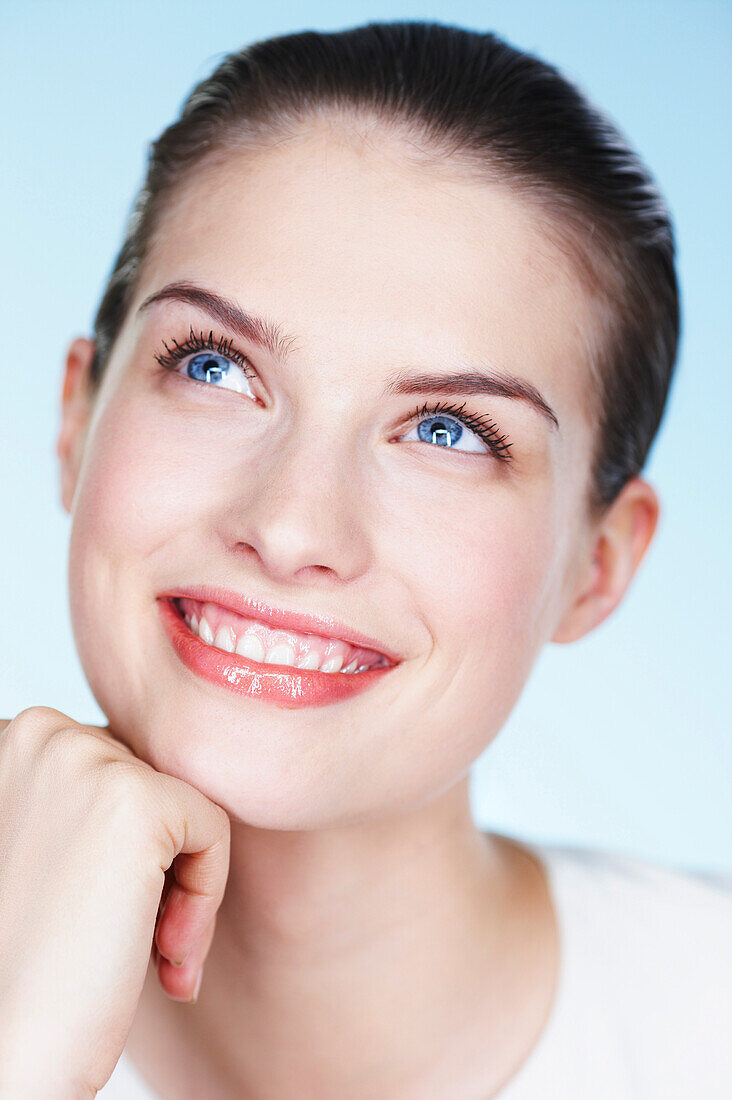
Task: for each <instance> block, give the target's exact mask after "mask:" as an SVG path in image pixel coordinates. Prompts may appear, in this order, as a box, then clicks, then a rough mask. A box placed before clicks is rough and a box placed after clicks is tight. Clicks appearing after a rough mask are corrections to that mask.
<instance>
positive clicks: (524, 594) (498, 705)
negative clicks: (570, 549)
mask: <svg viewBox="0 0 732 1100" xmlns="http://www.w3.org/2000/svg"><path fill="white" fill-rule="evenodd" d="M477 496H478V494H477V493H475V492H474V493H470V494H466V497H465V500H464V504H461V498H460V497H459V496H456V495H452V497H451V500H450V507H449V508H442V509H440V510H439V512H435V511H434V510H433V512H432V517H433V518H432V520H431V521H430V523H429V524H428V525H425V522H424V518H423V516H424V513H423V515H422V518H421V519H419V518H418V517H416V516H415V517H414V518H413V523H414V527H413V529H412V530H411V531H409V532H405V535H404V537H403V547H404V548H408V564H407V563H406V562H405V576H409V577H410V587H411V589H412V592H413V594H414V602H415V606H417V607H419V608H421V609H423V613H424V616H425V619H426V623H427V627H428V629H429V632H430V634H431V636H432V646H433V651H432V653H431V654H430V656H429V661H428V663H427V664H428V667H430V668H431V670H432V671H431V675H430V676H429V677H427V678H426V679H427V681H428V687H429V691H430V693H431V696H430V698H425V699H423V700H421V701H420V702H419V703H418V704H415V705H416V708H417V709H418V710H421V712H422V713H427V712H428V711H427V709H426V708H429V713H430V722H431V724H432V725H433V728H434V729H435V730H436V731H439V738H438V741H437V742H436V744H437V745H439V751H440V754H444V753H449V754H452V757H453V762H459V763H460V764H461V765H462V766H464V767H467V766H469V764H470V763H471V762H472V761H473V760H474V759H475V758H476V757H477V756H478V755H479V754H480V753H481V752H482V751H483V749H484V748H485V747H486V745H487V744H488V743H489V742H490V740H492V738H493V737H494V736H495V735H496V734H497V733H498V731H499V730H500V729H501V727H502V726H503V724H504V723H505V721H506V719H507V717H508V715H509V714H510V712H511V710H512V709H513V707H514V705H515V703H516V701H517V699H518V698H519V696H520V694H521V691H522V689H523V686H524V684H525V683H526V680H527V678H528V676H529V674H530V671H531V668H532V666H533V664H534V662H535V660H536V657H537V655H538V653H539V651H540V649H541V648H542V646H543V645H544V643H545V641H546V640H547V637H548V635H549V634H550V629H549V624H550V620H551V610H552V605H551V600H552V594H553V592H554V583H555V578H556V573H557V571H556V561H557V554H558V553H559V550H560V547H559V540H558V539H557V534H556V532H557V515H556V513H555V510H554V507H553V505H552V502H551V498H550V496H548V495H546V494H545V492H544V491H543V488H542V487H537V489H536V490H535V491H534V492H532V491H531V490H530V489H527V487H526V486H523V487H521V488H520V489H518V490H517V491H512V490H509V489H507V488H506V487H505V486H503V487H498V486H496V487H495V489H494V488H491V489H489V490H486V491H485V492H484V494H483V498H484V499H483V502H480V503H478V504H477V505H476V497H477ZM443 763H444V760H443Z"/></svg>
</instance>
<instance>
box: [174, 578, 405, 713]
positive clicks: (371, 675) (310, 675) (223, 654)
mask: <svg viewBox="0 0 732 1100" xmlns="http://www.w3.org/2000/svg"><path fill="white" fill-rule="evenodd" d="M157 604H158V610H159V613H160V617H161V620H162V623H163V627H164V629H165V631H166V633H167V635H168V638H169V639H170V641H171V642H172V645H173V648H174V650H175V652H176V653H177V655H178V657H179V658H180V660H181V661H182V662H183V664H184V665H185V666H186V667H187V668H188V669H189V670H190V671H191V672H194V673H196V674H197V676H199V677H202V678H203V679H204V680H207V681H209V682H211V683H215V684H218V685H219V686H221V687H223V688H226V689H227V690H228V691H232V692H234V693H236V694H238V695H247V696H250V697H253V698H257V699H260V700H262V701H263V702H269V703H273V704H275V705H278V706H280V707H286V708H292V709H294V708H299V707H303V706H322V705H324V704H327V703H334V702H338V701H340V700H344V699H347V698H350V697H351V696H353V695H358V694H360V693H361V692H362V691H365V690H366V689H368V688H369V687H371V686H373V685H374V684H375V683H376V682H377V681H378V680H380V679H381V678H382V677H383V676H384V675H386V674H387V673H388V672H389V671H390V670H391V669H393V668H395V667H396V665H395V664H394V663H393V662H392V661H390V659H389V658H388V657H386V656H385V655H384V654H383V653H379V652H378V651H377V650H375V649H369V648H366V647H364V646H356V645H353V644H351V643H350V642H347V641H345V640H343V639H340V638H334V637H328V636H326V635H319V634H314V633H310V632H308V631H299V630H295V629H293V628H291V627H283V626H275V625H274V624H271V623H270V624H268V623H264V622H262V621H261V620H259V619H256V618H253V617H248V616H244V615H240V614H238V612H235V611H233V610H232V609H231V608H228V607H224V606H222V605H221V604H218V603H215V602H213V601H211V600H202V599H195V598H193V597H191V596H182V595H181V596H172V595H169V596H165V597H160V598H159V599H158V600H157Z"/></svg>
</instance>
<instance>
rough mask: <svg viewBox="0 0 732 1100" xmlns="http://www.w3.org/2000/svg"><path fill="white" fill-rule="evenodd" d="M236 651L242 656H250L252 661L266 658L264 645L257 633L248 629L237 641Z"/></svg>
mask: <svg viewBox="0 0 732 1100" xmlns="http://www.w3.org/2000/svg"><path fill="white" fill-rule="evenodd" d="M236 652H237V653H239V654H240V655H241V656H242V657H248V659H249V660H250V661H259V662H260V663H261V662H262V661H263V660H264V646H263V645H262V642H261V640H260V639H259V638H258V637H257V635H256V634H254V633H252V632H251V631H247V632H246V633H244V634H241V635H240V636H239V638H238V640H237V643H236Z"/></svg>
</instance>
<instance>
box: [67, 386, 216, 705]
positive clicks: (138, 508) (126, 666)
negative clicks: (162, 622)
mask: <svg viewBox="0 0 732 1100" xmlns="http://www.w3.org/2000/svg"><path fill="white" fill-rule="evenodd" d="M185 452H186V443H185V433H184V432H180V431H179V432H177V433H174V432H171V431H170V430H169V429H168V430H166V428H165V421H164V419H163V418H161V417H160V416H159V415H157V416H156V415H154V412H153V410H152V408H151V409H150V410H149V411H147V410H146V409H145V407H144V404H143V403H140V402H133V401H129V402H125V400H124V399H123V397H122V396H115V397H113V398H112V400H111V401H110V402H109V403H108V405H107V407H106V409H105V410H104V411H103V412H102V414H101V416H100V417H99V419H98V420H97V422H96V423H95V425H94V428H93V432H92V434H91V435H90V437H89V438H88V439H87V443H86V448H85V452H84V460H83V463H82V467H81V470H80V475H79V484H78V487H77V492H76V496H75V499H74V509H73V518H72V524H71V535H70V542H69V578H68V579H69V601H70V609H71V618H72V625H73V630H74V637H75V640H76V644H77V648H78V651H79V656H80V658H81V661H82V665H83V667H84V671H85V673H86V676H87V679H88V680H89V683H90V686H91V688H92V691H93V692H94V694H95V696H96V697H97V699H98V700H99V701H100V703H101V698H100V692H101V694H102V695H103V696H104V698H105V700H107V699H108V697H109V695H110V691H109V687H108V681H109V679H110V676H112V675H113V676H114V677H116V678H117V682H118V685H119V683H120V681H121V682H122V683H124V684H125V687H126V688H127V690H128V691H134V692H136V693H137V694H138V696H139V693H140V691H143V690H144V688H145V684H146V683H149V671H148V673H147V676H146V673H145V668H144V661H143V656H142V655H143V653H144V651H145V648H146V645H147V640H146V639H145V638H142V637H141V636H140V632H141V630H142V631H144V630H145V628H146V624H148V623H150V622H151V616H150V608H151V607H152V604H153V600H154V597H155V591H154V590H153V584H154V582H155V581H156V580H157V581H160V579H161V575H162V574H161V573H160V569H162V567H163V566H162V564H161V567H160V569H158V570H157V573H158V574H160V575H158V576H157V577H156V569H155V562H156V556H157V555H158V554H159V555H160V557H161V562H162V558H163V555H164V553H166V554H167V559H168V566H170V564H171V562H170V556H171V555H170V547H171V545H173V546H174V545H175V541H176V536H177V534H178V533H179V532H181V531H184V530H185V529H186V527H187V528H189V529H190V526H191V516H192V515H194V514H195V509H196V500H195V476H194V477H193V478H191V479H190V480H189V479H188V478H187V477H186V476H185V475H186V471H187V469H188V468H189V467H190V465H191V456H190V455H189V454H186V453H185ZM166 547H167V550H166ZM173 564H174V562H173ZM114 695H115V697H121V696H122V692H121V690H120V686H118V687H117V688H116V691H115V692H114ZM102 705H103V706H104V705H105V704H102Z"/></svg>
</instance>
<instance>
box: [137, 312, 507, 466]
mask: <svg viewBox="0 0 732 1100" xmlns="http://www.w3.org/2000/svg"><path fill="white" fill-rule="evenodd" d="M171 343H172V345H173V346H172V347H171V346H170V345H169V344H168V343H167V342H166V341H165V340H163V341H162V344H163V347H164V348H165V352H162V351H159V352H156V353H155V356H154V358H155V360H156V362H157V363H159V364H160V366H161V367H163V369H164V370H169V371H173V370H175V368H176V367H177V366H178V364H179V363H180V362H181V361H182V360H183V359H185V358H186V357H187V356H188V355H192V354H193V353H194V352H197V351H214V352H216V354H217V355H223V356H225V357H226V358H227V359H231V361H232V363H236V364H237V366H239V367H241V369H242V370H243V371H244V373H245V375H246V376H247V378H251V377H255V376H256V371H254V369H253V368H252V366H251V364H250V362H249V360H248V359H247V358H246V356H244V355H242V354H241V352H240V351H237V349H236V348H235V346H234V344H233V341H232V340H230V339H226V338H225V337H223V336H219V337H218V338H217V339H216V340H214V334H213V329H212V330H211V331H210V332H209V334H208V336H206V335H205V334H204V333H203V332H202V331H199V332H198V333H196V332H194V330H193V327H192V326H191V329H190V332H189V333H188V337H187V339H186V340H185V341H184V342H183V343H182V344H181V343H179V341H178V340H175V339H173V340H172V341H171ZM465 404H466V403H465V402H463V404H462V405H460V406H456V405H450V404H448V403H447V402H444V401H438V402H437V404H436V405H428V404H427V402H425V403H424V405H422V406H421V408H420V407H417V409H416V410H415V411H414V413H413V414H412V417H411V418H410V420H415V419H419V418H422V417H427V416H437V415H438V414H439V413H444V414H449V415H450V416H454V417H455V419H456V420H459V421H460V423H461V424H464V425H465V426H466V427H467V428H469V429H470V430H471V431H473V432H475V434H476V435H477V436H478V437H479V438H480V439H482V440H483V442H484V443H485V444H486V446H487V447H489V448H490V451H491V453H492V454H493V455H494V457H495V458H497V459H498V460H499V461H500V462H510V461H511V460H512V457H511V455H510V454H509V448H510V447H512V446H513V444H512V443H509V441H508V437H507V436H505V435H501V434H500V429H499V427H498V425H497V424H496V423H494V421H492V420H490V418H488V417H484V416H473V414H472V413H469V412H468V413H466V412H464V411H463V410H464V408H465ZM459 453H460V452H459Z"/></svg>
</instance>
